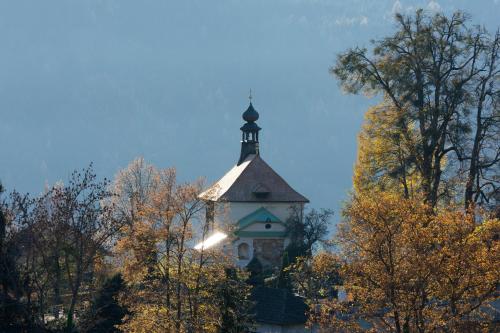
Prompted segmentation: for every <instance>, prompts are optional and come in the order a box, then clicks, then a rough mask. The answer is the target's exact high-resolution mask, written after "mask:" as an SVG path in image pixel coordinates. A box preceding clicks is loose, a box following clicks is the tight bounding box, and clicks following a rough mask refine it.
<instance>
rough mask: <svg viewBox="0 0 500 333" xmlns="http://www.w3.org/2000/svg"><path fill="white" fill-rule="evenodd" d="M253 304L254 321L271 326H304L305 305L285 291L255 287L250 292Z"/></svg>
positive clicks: (305, 319)
mask: <svg viewBox="0 0 500 333" xmlns="http://www.w3.org/2000/svg"><path fill="white" fill-rule="evenodd" d="M252 301H254V302H255V305H254V313H255V320H256V321H257V322H258V323H265V324H273V325H294V324H305V322H306V321H307V315H306V312H307V310H308V307H307V305H306V304H305V302H304V300H303V299H302V298H301V297H298V296H295V295H294V294H292V293H291V292H290V291H288V290H287V289H277V288H269V287H255V288H254V289H253V290H252Z"/></svg>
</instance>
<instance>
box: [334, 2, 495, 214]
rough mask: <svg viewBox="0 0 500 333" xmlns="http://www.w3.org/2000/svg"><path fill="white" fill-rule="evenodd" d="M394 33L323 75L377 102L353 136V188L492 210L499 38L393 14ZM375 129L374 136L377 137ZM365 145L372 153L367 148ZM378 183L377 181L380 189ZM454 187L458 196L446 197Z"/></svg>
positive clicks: (457, 21) (429, 18) (464, 25)
mask: <svg viewBox="0 0 500 333" xmlns="http://www.w3.org/2000/svg"><path fill="white" fill-rule="evenodd" d="M396 22H397V24H398V26H397V30H396V31H395V32H394V34H392V35H391V36H388V37H385V38H383V39H381V40H377V41H374V42H373V45H374V47H373V50H372V54H371V55H370V54H369V52H368V50H367V49H365V48H359V47H356V48H352V49H350V50H348V51H346V52H345V53H342V54H340V55H339V56H338V59H337V63H336V65H335V66H334V67H333V68H332V69H331V72H332V73H333V74H334V75H335V76H336V77H337V78H338V79H339V80H340V82H341V85H342V87H343V88H344V89H345V90H347V91H348V92H351V93H358V92H360V91H365V92H367V93H370V94H373V93H375V94H379V95H382V97H383V98H384V101H383V103H382V104H381V105H379V106H377V107H376V108H374V109H372V110H371V111H369V113H368V115H367V123H366V125H365V128H364V129H363V132H362V134H361V136H360V145H361V147H360V151H359V154H358V164H357V172H356V177H355V181H356V182H357V187H358V188H361V187H368V188H369V187H370V186H373V185H370V184H369V183H368V184H363V182H364V181H365V180H368V181H370V180H373V179H375V180H376V181H377V186H380V187H383V188H385V187H387V186H391V187H394V186H396V187H399V188H401V190H402V191H404V192H405V194H406V195H408V194H409V192H410V191H411V187H412V186H414V185H417V189H418V191H419V192H422V193H423V194H424V198H425V200H426V202H429V203H430V204H431V206H432V207H434V206H436V204H437V203H438V201H439V200H440V199H441V198H443V197H447V199H448V200H456V199H458V198H462V199H461V201H463V202H465V205H466V206H468V205H469V204H471V203H478V202H479V203H484V204H489V205H492V206H494V205H495V200H496V199H495V198H496V197H497V196H498V191H499V187H498V185H499V181H500V179H499V178H498V177H499V176H498V172H499V169H498V168H499V165H498V164H499V161H500V131H499V128H500V127H499V126H500V125H499V124H500V118H499V108H498V97H499V96H500V94H499V90H498V77H499V69H498V48H499V45H500V39H499V34H498V33H497V34H496V35H494V36H491V35H490V34H488V33H487V31H485V30H484V29H483V28H480V27H470V26H469V25H468V18H467V16H466V15H464V14H463V13H461V12H456V13H454V14H453V15H451V16H450V17H447V16H445V15H444V14H434V15H429V14H427V13H425V12H424V11H422V10H418V11H417V12H416V14H415V15H407V16H404V15H399V14H398V15H396ZM379 126H381V128H378V127H379ZM371 140H373V141H374V142H375V147H372V148H370V147H368V146H367V145H370V144H371V142H370V141H371ZM378 180H380V182H379V181H378ZM456 183H460V186H459V190H457V191H458V192H454V191H450V187H451V188H452V189H453V188H455V187H456V186H455V184H456Z"/></svg>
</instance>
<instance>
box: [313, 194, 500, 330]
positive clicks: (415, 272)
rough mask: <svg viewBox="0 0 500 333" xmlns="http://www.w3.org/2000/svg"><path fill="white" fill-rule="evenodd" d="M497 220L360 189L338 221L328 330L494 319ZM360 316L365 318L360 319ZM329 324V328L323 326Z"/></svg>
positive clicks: (470, 324)
mask: <svg viewBox="0 0 500 333" xmlns="http://www.w3.org/2000/svg"><path fill="white" fill-rule="evenodd" d="M499 232H500V221H499V220H498V219H493V218H491V217H489V216H488V215H483V216H481V219H480V221H478V218H477V217H474V216H473V215H472V214H470V213H467V212H463V211H461V210H458V209H456V207H450V208H447V209H441V210H439V211H438V212H436V214H430V213H429V207H428V205H427V204H424V203H423V202H422V200H417V199H404V198H401V197H400V196H399V195H397V194H394V193H387V192H385V193H384V192H382V193H377V194H375V195H373V194H372V195H363V196H357V197H355V198H354V199H353V201H352V202H351V203H350V204H349V205H348V207H347V208H346V210H345V220H344V221H343V222H342V223H341V224H340V225H339V232H338V235H337V236H336V241H337V242H338V244H339V255H340V257H339V258H340V260H339V261H338V264H339V265H340V266H341V269H340V273H341V278H342V281H343V286H344V288H345V290H346V291H347V293H348V294H349V295H350V298H349V299H348V300H346V301H330V302H324V303H323V304H322V305H321V307H320V308H319V311H318V313H317V314H316V315H317V316H316V317H315V320H316V321H317V322H319V323H320V324H321V325H322V326H323V327H325V331H332V332H333V331H335V330H336V329H337V330H340V331H341V330H342V329H347V330H349V331H352V332H355V331H365V330H370V329H371V330H376V331H377V332H435V331H443V332H464V331H475V330H479V329H482V328H487V327H488V325H490V323H491V322H492V318H491V315H492V312H491V311H489V310H488V306H489V302H491V301H493V300H495V299H496V298H497V297H498V296H497V294H496V292H497V288H498V285H499V283H500V278H499V277H500V263H499V260H498V258H500V243H499V242H498V234H499ZM363 323H365V324H363ZM327 328H329V329H327Z"/></svg>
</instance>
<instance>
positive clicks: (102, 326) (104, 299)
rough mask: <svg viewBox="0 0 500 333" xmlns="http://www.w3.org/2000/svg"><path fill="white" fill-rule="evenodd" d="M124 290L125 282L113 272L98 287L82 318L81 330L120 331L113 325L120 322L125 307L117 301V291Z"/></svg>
mask: <svg viewBox="0 0 500 333" xmlns="http://www.w3.org/2000/svg"><path fill="white" fill-rule="evenodd" d="M122 292H126V291H125V282H124V280H123V278H122V276H121V274H115V275H114V276H112V277H111V278H109V279H108V280H106V282H105V283H104V285H103V286H102V287H101V288H100V290H99V291H98V292H97V295H96V297H95V299H94V301H93V302H92V306H91V307H90V309H89V311H88V314H87V316H86V318H84V320H83V323H82V325H80V327H81V330H80V331H81V332H88V333H91V332H94V333H116V332H120V330H119V329H118V328H116V327H115V326H117V325H119V324H121V321H122V319H123V317H124V316H125V315H126V314H127V309H126V308H124V307H123V306H122V305H121V304H119V302H118V295H119V293H122Z"/></svg>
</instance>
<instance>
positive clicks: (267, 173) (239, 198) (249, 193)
mask: <svg viewBox="0 0 500 333" xmlns="http://www.w3.org/2000/svg"><path fill="white" fill-rule="evenodd" d="M263 189H265V190H263ZM200 197H201V198H202V199H205V200H211V201H229V202H304V203H305V202H309V200H308V199H307V198H306V197H304V196H303V195H301V194H300V193H298V192H297V191H295V190H294V189H293V188H292V187H291V186H290V185H288V183H287V182H286V181H285V180H284V179H283V178H281V177H280V175H278V174H277V173H276V171H274V170H273V169H272V168H271V167H270V166H269V165H268V164H267V163H266V162H265V161H264V160H263V159H262V158H261V157H260V155H250V156H248V157H247V158H246V159H245V161H243V162H242V163H241V164H240V165H236V166H234V167H233V168H232V169H231V170H229V172H228V173H226V174H225V175H224V177H222V178H221V179H220V180H219V181H218V182H216V183H215V184H214V185H212V186H211V187H210V188H209V189H207V190H206V191H205V192H203V193H202V194H200Z"/></svg>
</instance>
